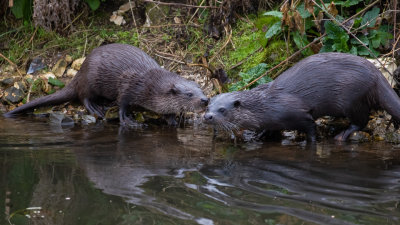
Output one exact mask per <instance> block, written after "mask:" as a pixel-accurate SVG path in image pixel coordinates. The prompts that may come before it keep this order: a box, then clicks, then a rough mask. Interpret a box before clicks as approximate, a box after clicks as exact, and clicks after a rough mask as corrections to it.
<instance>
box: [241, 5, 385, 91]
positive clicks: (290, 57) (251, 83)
mask: <svg viewBox="0 0 400 225" xmlns="http://www.w3.org/2000/svg"><path fill="white" fill-rule="evenodd" d="M379 1H380V0H376V1H374V2H373V3H371V4H369V5H367V6H366V7H365V8H364V9H363V10H361V11H360V12H358V13H356V14H354V15H353V16H351V17H349V18H348V19H346V20H344V21H343V22H342V23H341V25H343V24H345V23H347V22H348V21H350V20H351V19H353V18H355V17H357V16H358V15H360V14H361V13H363V12H365V11H367V10H368V9H369V8H371V7H372V6H374V5H375V4H376V3H378V2H379ZM325 36H326V33H325V34H323V35H321V36H320V37H319V38H317V39H314V41H312V42H310V43H309V44H308V45H306V46H304V47H303V48H302V49H300V50H298V51H297V52H295V53H293V55H291V56H289V57H288V58H287V59H285V60H283V61H282V62H280V63H279V64H278V65H276V66H274V67H272V68H271V69H269V70H268V71H267V72H265V73H264V74H262V75H261V76H259V77H257V78H256V79H255V80H253V81H252V82H250V83H248V84H247V85H246V86H244V87H242V88H241V89H240V90H244V89H246V88H248V87H250V86H251V85H253V84H254V83H255V82H257V81H258V80H260V79H261V78H263V77H264V76H266V75H267V74H268V73H270V72H271V71H273V70H275V69H277V68H278V67H280V66H281V65H283V64H284V63H286V62H288V61H289V60H291V59H292V58H294V57H295V56H296V55H297V54H299V53H300V52H302V51H303V50H304V49H306V48H308V47H310V46H311V45H313V44H314V43H316V42H318V41H319V40H321V39H322V38H324V37H325Z"/></svg>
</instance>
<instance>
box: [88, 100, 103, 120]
mask: <svg viewBox="0 0 400 225" xmlns="http://www.w3.org/2000/svg"><path fill="white" fill-rule="evenodd" d="M83 104H84V105H85V108H86V109H87V110H88V111H89V113H90V114H92V115H97V116H99V117H101V118H104V116H105V115H104V110H103V108H102V107H101V106H100V105H98V104H96V103H95V102H93V101H90V100H89V99H88V98H85V99H84V100H83Z"/></svg>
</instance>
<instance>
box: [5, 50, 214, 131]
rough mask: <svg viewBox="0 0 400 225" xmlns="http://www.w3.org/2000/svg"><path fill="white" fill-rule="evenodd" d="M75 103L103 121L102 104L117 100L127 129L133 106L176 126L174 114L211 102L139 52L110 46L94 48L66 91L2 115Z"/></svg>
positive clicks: (121, 118) (202, 108)
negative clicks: (148, 111)
mask: <svg viewBox="0 0 400 225" xmlns="http://www.w3.org/2000/svg"><path fill="white" fill-rule="evenodd" d="M74 100H80V102H82V103H83V104H84V106H85V108H86V109H87V111H88V112H89V113H90V114H92V115H94V114H96V115H98V116H99V117H104V114H105V112H104V109H103V107H102V104H103V103H104V102H116V103H117V105H118V106H119V120H120V124H121V125H123V126H125V125H128V126H135V125H137V123H136V122H134V121H133V120H131V119H130V118H129V116H128V111H129V107H130V106H139V107H142V108H145V109H147V110H151V111H154V112H156V113H159V114H162V115H165V116H166V117H167V122H168V123H169V124H170V125H175V123H176V122H175V119H174V116H175V114H177V113H181V112H187V111H202V110H205V107H206V106H207V104H208V98H207V97H206V96H205V95H204V94H203V92H202V90H201V89H200V88H199V86H198V85H197V83H195V82H193V81H189V80H186V79H184V78H183V77H181V76H179V75H177V74H175V73H172V72H169V71H167V70H165V69H163V68H161V67H160V65H159V64H158V63H157V62H156V61H155V60H154V59H153V58H151V57H150V56H149V55H147V54H146V53H145V52H143V51H142V50H140V49H139V48H136V47H134V46H131V45H127V44H108V45H103V46H100V47H98V48H95V49H94V50H93V51H92V52H91V53H90V54H89V55H88V56H87V58H86V59H85V61H84V62H83V64H82V66H81V69H80V70H79V71H78V73H77V74H76V75H75V77H74V78H73V79H72V80H71V82H70V83H69V84H68V85H67V86H66V87H65V88H63V89H61V90H59V91H57V92H55V93H54V94H51V95H48V96H44V97H41V98H37V99H35V100H33V101H31V102H29V103H26V104H24V105H22V106H20V107H17V108H15V109H14V110H12V111H9V112H7V113H5V114H4V116H5V117H12V116H15V115H18V114H21V113H24V112H27V111H30V110H33V109H34V108H37V107H41V106H49V105H57V104H61V103H64V102H67V101H74Z"/></svg>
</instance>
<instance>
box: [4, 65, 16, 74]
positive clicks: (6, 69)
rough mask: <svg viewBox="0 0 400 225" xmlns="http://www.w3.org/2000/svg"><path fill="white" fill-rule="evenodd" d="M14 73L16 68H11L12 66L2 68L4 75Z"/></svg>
mask: <svg viewBox="0 0 400 225" xmlns="http://www.w3.org/2000/svg"><path fill="white" fill-rule="evenodd" d="M15 71H16V68H15V66H13V65H8V66H6V67H5V68H4V73H7V72H10V73H12V72H15Z"/></svg>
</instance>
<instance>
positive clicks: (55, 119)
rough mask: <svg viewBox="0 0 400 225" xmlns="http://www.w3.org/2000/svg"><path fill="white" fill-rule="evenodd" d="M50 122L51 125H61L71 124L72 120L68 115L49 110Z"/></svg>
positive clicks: (72, 123)
mask: <svg viewBox="0 0 400 225" xmlns="http://www.w3.org/2000/svg"><path fill="white" fill-rule="evenodd" d="M49 119H50V123H51V124H52V125H61V126H73V125H74V120H73V119H72V118H70V117H68V116H66V115H65V114H64V113H62V112H51V113H50V117H49Z"/></svg>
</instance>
